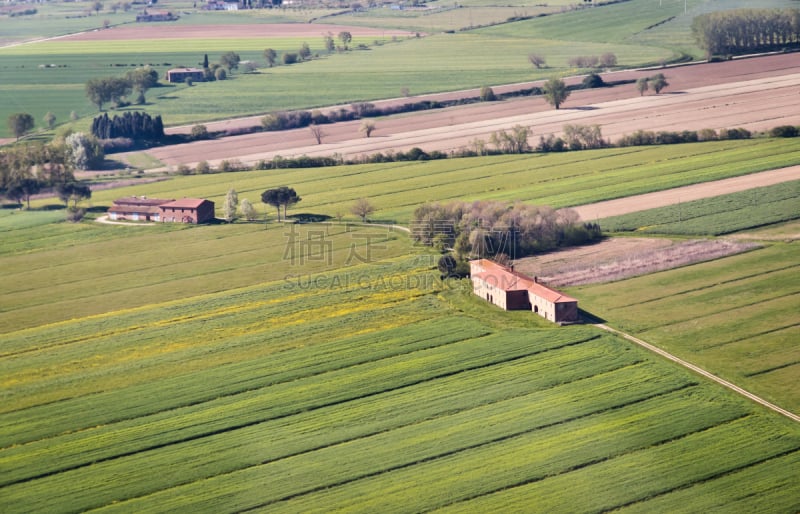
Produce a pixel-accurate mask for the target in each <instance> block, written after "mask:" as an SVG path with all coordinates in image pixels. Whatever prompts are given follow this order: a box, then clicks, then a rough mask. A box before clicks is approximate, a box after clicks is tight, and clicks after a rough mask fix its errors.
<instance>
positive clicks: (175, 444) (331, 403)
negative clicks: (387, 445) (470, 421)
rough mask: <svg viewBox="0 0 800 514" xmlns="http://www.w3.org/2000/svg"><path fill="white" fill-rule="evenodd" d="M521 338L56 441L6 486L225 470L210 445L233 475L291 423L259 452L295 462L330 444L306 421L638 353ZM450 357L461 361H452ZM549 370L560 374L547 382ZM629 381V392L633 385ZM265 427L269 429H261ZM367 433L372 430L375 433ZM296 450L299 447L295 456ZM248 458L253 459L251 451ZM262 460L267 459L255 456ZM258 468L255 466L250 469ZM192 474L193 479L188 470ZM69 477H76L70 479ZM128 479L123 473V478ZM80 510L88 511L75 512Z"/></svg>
mask: <svg viewBox="0 0 800 514" xmlns="http://www.w3.org/2000/svg"><path fill="white" fill-rule="evenodd" d="M523 334H524V333H520V332H516V333H515V334H514V336H510V335H505V334H496V335H494V336H487V337H483V338H479V339H474V340H465V341H462V342H456V343H452V344H446V345H442V346H439V347H436V348H432V349H428V350H419V351H417V352H412V353H410V354H407V355H400V356H397V357H389V358H386V359H379V360H376V361H374V362H370V363H368V364H363V365H360V364H356V365H353V366H349V367H347V368H343V369H341V370H334V371H330V372H327V373H323V374H321V375H312V376H308V377H306V378H299V379H297V380H293V381H291V382H282V383H278V384H275V385H272V386H269V387H266V388H260V389H256V390H252V391H246V392H243V393H241V394H235V395H232V396H229V397H221V398H219V399H218V400H211V401H208V402H203V403H201V404H199V405H196V406H188V407H185V408H178V409H174V410H172V411H169V412H164V413H163V414H155V415H151V416H141V417H136V418H133V419H131V420H128V421H122V422H119V423H112V424H109V425H101V426H98V427H96V428H93V429H85V430H82V431H79V432H73V433H67V434H63V435H61V436H58V437H55V438H48V439H44V440H41V441H39V442H33V443H30V444H27V445H24V446H17V447H14V448H9V449H6V450H4V451H3V467H6V466H8V469H16V470H17V471H16V472H15V473H14V475H12V476H14V477H16V478H13V479H12V480H14V481H17V480H20V479H23V478H24V477H25V476H29V477H30V476H42V475H48V474H49V473H53V472H54V471H59V468H63V469H64V471H65V472H64V473H57V474H54V475H51V476H43V477H42V481H41V487H45V488H48V489H51V488H52V487H53V486H54V484H62V483H67V484H74V483H75V482H74V481H75V480H78V478H77V477H85V478H84V479H88V480H90V481H91V480H96V477H98V476H100V475H105V473H104V472H103V470H98V469H97V466H98V464H95V465H94V466H89V467H86V466H85V464H88V463H90V462H100V463H101V464H99V466H100V467H101V468H108V469H118V470H119V469H121V470H122V471H123V472H125V473H133V472H134V471H133V470H136V469H147V468H148V467H147V466H145V467H142V466H140V465H137V464H136V463H135V462H133V463H128V464H127V465H124V464H125V462H127V461H125V460H119V458H120V457H122V458H124V459H128V460H130V461H138V460H140V459H144V460H145V461H149V460H150V459H152V458H156V459H159V458H167V459H172V458H178V459H180V457H181V456H182V455H186V456H187V459H190V460H194V459H200V460H208V459H209V458H210V459H211V460H212V461H213V462H223V463H224V462H226V459H225V458H223V457H224V455H221V456H220V455H216V454H215V453H214V452H209V451H208V449H209V447H208V446H207V445H206V443H208V444H210V445H211V446H212V447H213V446H214V445H221V448H224V447H228V448H229V449H228V450H227V451H228V452H231V451H232V452H233V455H236V456H237V459H232V460H230V461H229V462H230V463H229V464H228V466H234V468H235V467H236V464H237V460H241V446H242V444H243V441H247V440H249V439H252V437H255V438H256V440H258V439H260V438H263V437H264V436H267V435H268V436H269V438H270V440H273V439H272V437H273V435H274V436H276V437H277V436H278V435H279V433H278V432H274V431H273V430H267V431H264V429H269V427H270V426H274V427H278V426H280V425H283V424H285V423H287V422H288V423H289V424H290V425H291V429H292V430H297V431H298V432H297V433H296V435H293V436H291V437H292V438H294V440H295V443H292V444H289V442H288V441H286V444H287V446H286V447H284V445H283V444H280V443H279V440H275V443H276V444H275V446H273V445H271V444H270V445H266V446H265V447H264V449H265V450H266V451H270V452H274V451H280V452H283V451H287V452H289V454H293V453H296V452H301V453H302V452H303V450H302V446H303V445H309V444H311V445H312V447H313V445H314V443H313V442H312V441H313V439H309V438H307V437H303V434H305V433H306V432H307V430H308V429H312V430H313V431H315V432H316V431H317V430H321V432H319V433H318V435H319V436H320V437H323V438H324V437H330V436H329V435H327V430H325V429H324V428H325V427H327V426H328V423H329V422H331V420H329V419H328V418H324V417H323V418H322V419H318V418H317V416H314V415H313V413H314V412H317V411H320V412H332V413H333V414H332V415H334V419H336V416H339V415H342V413H344V414H345V415H346V416H351V415H352V414H353V413H355V412H360V413H361V414H360V416H370V417H371V418H372V420H373V421H372V422H369V423H367V426H369V425H370V424H374V423H382V422H381V421H380V420H381V419H384V421H383V422H384V423H385V422H389V420H392V419H393V418H392V417H391V416H389V417H386V418H381V417H375V416H374V414H375V412H376V411H375V406H374V402H375V401H379V402H380V401H382V400H381V398H382V397H383V396H384V395H387V394H388V395H389V396H388V397H387V398H394V399H393V400H387V401H390V402H397V401H400V402H402V403H408V402H410V401H412V400H411V399H410V398H408V397H407V396H405V395H404V394H403V392H404V391H406V392H410V393H409V394H412V395H413V396H414V400H413V401H414V402H419V404H420V405H428V403H429V402H428V401H426V397H430V398H431V403H430V406H429V407H423V409H422V411H423V412H420V413H417V414H413V412H414V411H415V410H416V409H411V412H409V413H408V414H402V413H403V412H404V411H403V409H402V406H398V405H387V406H386V407H385V408H386V409H389V411H394V412H396V413H397V414H398V415H400V417H399V418H397V419H396V420H395V421H391V422H392V423H399V424H400V425H405V424H407V423H408V422H406V421H404V420H403V418H404V417H407V416H413V417H417V416H423V418H417V419H424V417H427V416H430V415H431V414H430V413H428V414H426V413H425V411H426V410H427V409H428V408H432V407H433V406H436V407H435V408H436V409H444V412H447V411H448V410H450V409H453V408H455V406H456V405H459V404H461V405H463V407H462V408H461V409H464V408H470V405H471V402H476V404H477V405H480V404H484V403H487V402H493V401H497V400H500V399H502V398H508V397H515V396H518V395H520V394H525V393H526V392H528V391H532V390H536V389H538V388H543V389H547V388H550V387H554V386H555V385H558V384H562V383H568V382H571V381H574V380H578V379H581V378H586V377H592V376H594V375H598V374H603V373H606V372H609V371H612V370H615V369H622V368H625V367H629V366H631V364H633V363H635V362H637V361H638V360H639V359H640V358H641V355H640V354H639V353H638V352H632V353H630V352H622V353H620V354H619V355H614V354H613V353H612V352H610V351H609V350H610V349H611V348H610V343H611V341H610V340H609V338H607V337H606V338H605V339H594V340H590V341H587V342H584V343H580V341H579V340H576V339H575V337H576V336H580V335H581V334H580V332H579V333H570V334H563V335H561V336H558V337H553V336H552V335H550V337H544V335H545V334H546V332H545V333H544V334H542V333H534V332H529V333H527V334H526V335H523ZM576 345H577V346H576ZM456 355H457V356H460V358H453V357H454V356H456ZM646 368H647V367H645V368H642V369H639V368H637V367H634V369H633V370H632V372H633V373H634V375H636V376H637V377H639V378H641V373H645V374H648V375H652V373H653V371H652V370H650V371H647V370H646ZM547 370H558V371H557V372H551V373H547V372H546V371H547ZM636 370H638V371H636ZM493 377H494V378H493ZM633 381H634V383H636V379H633ZM669 382H671V383H673V384H676V385H674V386H668V385H662V386H658V385H655V387H657V388H658V387H667V388H670V387H683V386H682V385H680V384H684V385H685V384H686V380H685V378H671V379H669ZM654 383H655V384H658V383H659V381H658V380H657V379H656V380H654ZM495 387H497V388H498V389H497V391H496V392H491V391H492V389H493V388H495ZM605 387H610V388H611V389H612V390H614V391H618V389H619V384H618V383H617V382H616V380H611V381H608V382H606V386H605ZM651 387H654V386H651ZM454 388H455V389H454ZM323 389H324V391H323ZM573 391H574V392H575V393H574V394H576V393H577V390H576V389H574V388H573ZM456 392H457V395H461V394H463V395H464V397H463V399H461V400H459V399H458V398H452V396H453V394H454V393H456ZM165 393H166V392H165ZM165 393H162V394H165ZM634 394H642V393H641V392H639V393H634ZM376 395H377V396H376ZM497 395H499V396H497ZM615 397H616V393H615V394H612V395H611V397H610V398H609V400H608V401H612V400H611V399H612V398H615ZM436 398H439V399H438V400H437V399H436ZM491 398H495V399H496V400H492V399H491ZM451 400H452V401H451ZM584 401H585V402H588V403H587V406H589V407H591V408H595V407H594V406H593V401H592V396H591V395H586V396H585V398H584ZM465 402H466V403H465ZM522 403H526V404H527V403H528V402H522ZM360 404H364V405H365V407H364V409H365V410H360V409H359V408H358V407H357V406H358V405H360ZM558 405H559V403H558V402H555V403H554V406H555V408H556V411H557V410H558ZM75 407H77V405H76V406H75ZM459 410H460V409H459ZM500 410H501V411H502V410H505V409H500ZM378 411H379V410H378ZM304 413H308V414H304ZM337 413H338V414H337ZM370 413H371V414H370ZM440 414H441V412H440ZM498 415H499V414H498ZM294 416H301V418H300V419H307V421H306V422H303V423H300V424H299V425H296V424H294V423H295V422H294V421H293V418H294ZM465 416H466V415H465ZM81 423H84V422H82V421H81ZM264 423H267V425H265V426H261V425H262V424H264ZM334 423H335V422H334ZM84 424H85V423H84ZM66 426H72V425H69V424H68V425H66ZM259 426H261V428H259ZM62 427H63V425H62ZM304 427H308V428H304ZM313 427H318V428H313ZM76 428H77V427H76ZM343 428H344V431H343V433H344V434H347V433H349V432H351V431H353V430H356V431H359V430H364V427H360V423H356V424H354V425H351V424H349V423H348V424H347V425H346V426H345V427H343ZM275 430H278V428H275ZM372 430H375V427H373V428H372ZM384 430H385V429H380V428H378V429H377V432H378V433H382V432H383V431H384ZM240 434H250V436H249V437H248V438H245V439H240V437H239V435H240ZM287 437H289V435H287ZM338 437H342V436H341V435H340V436H338ZM345 437H347V436H346V435H345ZM213 441H216V443H214V442H213ZM298 444H299V445H301V446H300V447H297V445H298ZM328 444H332V443H328ZM293 448H294V449H293ZM90 449H91V450H90ZM250 451H256V448H255V447H254V448H252V449H251V450H250ZM215 455H216V456H217V457H220V461H217V459H215V458H214V456H215ZM125 456H130V457H125ZM161 456H164V457H161ZM42 457H49V458H42ZM274 458H278V457H274ZM259 459H267V460H271V459H272V458H270V457H267V456H264V455H262V456H260V457H259ZM106 461H107V462H106ZM213 462H212V464H213ZM258 462H261V460H257V461H256V463H258ZM120 463H122V464H120ZM150 464H151V466H150V467H149V469H152V464H153V463H152V462H151V463H150ZM118 466H122V468H119V467H118ZM128 468H129V469H128ZM190 468H191V469H193V467H191V466H190ZM70 469H72V470H73V471H68V470H70ZM126 469H128V470H127V471H125V470H126ZM201 469H202V467H201ZM205 472H206V473H207V472H208V471H205ZM201 473H202V472H201ZM141 477H142V478H143V479H147V480H145V481H144V482H145V483H149V484H150V485H149V486H148V487H151V488H152V487H153V483H152V482H153V480H152V479H153V477H152V473H145V472H144V471H142V472H141ZM79 482H80V481H79ZM39 483H40V482H39V481H35V482H30V481H24V482H21V483H20V484H19V485H18V486H9V487H7V488H5V490H4V494H3V498H8V499H9V500H8V501H13V498H15V497H16V494H17V493H15V492H14V491H19V494H21V495H23V496H29V495H30V491H31V489H30V488H31V487H34V485H35V484H39ZM88 485H89V484H88V483H85V482H84V483H82V485H78V484H75V485H74V487H77V488H79V489H84V488H86V490H89V489H92V490H95V489H96V488H92V487H87V486H88ZM121 486H122V487H130V488H140V487H142V486H143V484H142V483H137V484H124V485H121V484H114V485H113V487H116V488H119V487H121ZM37 487H38V486H37ZM57 489H61V486H60V485H58V486H57ZM118 493H119V492H117V494H118ZM32 496H34V497H35V496H36V495H32ZM117 497H119V496H117ZM85 507H87V506H86V505H84V506H83V507H81V508H85Z"/></svg>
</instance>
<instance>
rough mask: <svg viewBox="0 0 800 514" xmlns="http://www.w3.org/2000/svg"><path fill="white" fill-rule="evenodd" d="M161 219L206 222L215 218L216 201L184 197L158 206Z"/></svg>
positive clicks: (180, 221)
mask: <svg viewBox="0 0 800 514" xmlns="http://www.w3.org/2000/svg"><path fill="white" fill-rule="evenodd" d="M158 208H159V209H160V210H161V221H165V222H178V223H195V224H197V223H205V222H207V221H211V220H213V219H214V202H212V201H211V200H205V199H203V198H182V199H180V200H175V201H172V202H168V203H164V204H161V205H159V206H158Z"/></svg>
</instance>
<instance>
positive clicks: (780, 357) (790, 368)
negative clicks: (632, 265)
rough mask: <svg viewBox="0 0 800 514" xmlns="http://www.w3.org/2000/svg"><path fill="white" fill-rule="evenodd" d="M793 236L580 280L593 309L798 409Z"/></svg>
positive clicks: (797, 280) (799, 285)
mask: <svg viewBox="0 0 800 514" xmlns="http://www.w3.org/2000/svg"><path fill="white" fill-rule="evenodd" d="M798 266H800V262H798V259H797V248H796V243H786V244H783V243H776V244H774V245H772V246H768V247H766V248H764V249H761V250H755V251H752V252H749V253H746V254H743V255H738V256H734V257H728V258H726V259H721V260H718V261H713V262H707V263H703V264H697V265H694V266H690V267H687V268H680V269H676V270H671V271H665V272H661V273H655V274H653V275H649V276H645V277H639V278H634V279H629V280H624V281H620V282H616V283H612V284H604V285H598V286H584V287H577V288H574V289H572V290H571V293H572V294H574V295H575V296H577V297H579V298H581V301H582V306H583V307H584V308H585V309H586V310H588V311H590V312H591V313H593V314H595V315H598V316H601V317H603V318H606V319H608V320H612V324H613V325H614V326H615V327H618V328H620V329H622V330H625V331H628V332H630V333H632V334H634V335H636V336H637V337H640V338H642V339H644V340H646V341H648V342H650V343H653V344H655V345H657V346H659V347H661V348H664V349H665V350H667V351H669V352H672V353H674V354H675V355H678V356H679V357H682V358H684V359H686V360H688V361H690V362H692V363H693V364H696V365H698V366H700V367H702V368H704V369H707V370H709V371H711V372H712V373H716V374H718V375H720V376H722V377H723V378H725V379H727V380H730V381H732V382H734V383H736V384H738V385H740V386H742V387H744V388H745V389H747V390H749V391H752V392H754V393H755V394H758V395H760V396H763V397H764V398H767V399H768V400H769V401H772V402H774V403H777V404H778V405H780V406H782V407H784V408H786V409H788V410H790V411H793V412H800V395H798V391H797V387H796V378H797V373H798V371H800V348H798V346H797V340H798V339H797V338H798V335H800V332H798V322H800V319H798V317H797V305H798V295H799V294H800V273H798V271H800V270H799V269H798Z"/></svg>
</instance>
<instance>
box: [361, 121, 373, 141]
mask: <svg viewBox="0 0 800 514" xmlns="http://www.w3.org/2000/svg"><path fill="white" fill-rule="evenodd" d="M359 130H360V131H361V132H363V133H364V135H365V136H367V137H369V136H371V135H372V133H373V132H375V122H374V121H372V120H364V121H362V122H361V128H360V129H359Z"/></svg>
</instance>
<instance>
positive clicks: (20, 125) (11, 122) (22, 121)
mask: <svg viewBox="0 0 800 514" xmlns="http://www.w3.org/2000/svg"><path fill="white" fill-rule="evenodd" d="M33 126H34V121H33V116H31V115H30V114H28V113H25V112H18V113H15V114H12V115H11V116H9V117H8V130H10V131H11V133H12V134H14V137H16V138H17V141H19V138H20V137H22V136H24V135H25V134H27V133H28V132H30V131H31V130H32V129H33Z"/></svg>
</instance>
